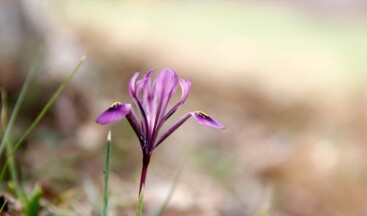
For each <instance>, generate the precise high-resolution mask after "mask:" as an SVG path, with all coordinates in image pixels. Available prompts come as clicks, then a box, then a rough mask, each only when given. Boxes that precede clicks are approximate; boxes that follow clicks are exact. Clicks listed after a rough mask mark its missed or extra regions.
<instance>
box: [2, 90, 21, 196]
mask: <svg viewBox="0 0 367 216" xmlns="http://www.w3.org/2000/svg"><path fill="white" fill-rule="evenodd" d="M7 107H8V103H7V94H6V91H5V90H3V91H1V126H2V128H3V130H5V128H6V127H7V123H8V121H7V120H8V117H7V113H8V109H7ZM2 132H4V131H2ZM11 146H12V145H11V142H10V140H9V139H8V140H7V142H6V154H7V156H8V158H9V163H8V164H7V165H8V169H9V172H10V177H11V180H12V181H13V183H14V185H15V194H16V196H17V197H18V198H20V196H21V194H22V193H21V190H20V187H19V183H18V176H17V170H16V168H15V162H14V157H13V156H12V155H9V154H10V152H11Z"/></svg>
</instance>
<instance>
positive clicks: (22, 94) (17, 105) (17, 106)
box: [0, 48, 41, 156]
mask: <svg viewBox="0 0 367 216" xmlns="http://www.w3.org/2000/svg"><path fill="white" fill-rule="evenodd" d="M40 55H41V48H39V50H38V52H37V55H36V57H35V59H34V60H33V63H32V66H31V68H30V70H29V73H28V74H27V77H26V79H25V81H24V84H23V87H22V89H21V90H20V94H19V97H18V99H17V102H16V103H15V107H14V110H13V112H12V113H11V116H10V120H9V123H8V126H7V127H6V129H5V133H4V136H3V139H2V140H1V144H0V156H1V154H2V152H3V150H4V147H5V145H6V142H7V140H8V137H9V135H10V132H11V130H12V128H13V125H14V122H15V119H16V117H17V115H18V112H19V109H20V106H21V105H22V103H23V101H24V99H25V94H26V92H27V90H28V88H29V85H30V82H31V80H32V78H33V76H34V74H35V71H36V68H37V65H38V62H39V58H40Z"/></svg>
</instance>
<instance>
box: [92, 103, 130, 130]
mask: <svg viewBox="0 0 367 216" xmlns="http://www.w3.org/2000/svg"><path fill="white" fill-rule="evenodd" d="M130 111H131V105H130V104H122V103H120V102H116V103H113V104H112V105H111V106H110V108H108V109H107V110H106V111H104V112H103V113H101V114H100V115H99V116H98V117H97V119H96V122H97V123H98V124H102V125H104V124H110V123H114V122H117V121H120V120H121V119H123V118H124V117H125V116H126V115H127V114H128V113H129V112H130Z"/></svg>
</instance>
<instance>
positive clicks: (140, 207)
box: [136, 185, 145, 216]
mask: <svg viewBox="0 0 367 216" xmlns="http://www.w3.org/2000/svg"><path fill="white" fill-rule="evenodd" d="M144 187H145V186H144V185H143V188H142V189H141V193H140V196H139V200H138V206H137V207H136V216H141V215H142V212H143V200H144Z"/></svg>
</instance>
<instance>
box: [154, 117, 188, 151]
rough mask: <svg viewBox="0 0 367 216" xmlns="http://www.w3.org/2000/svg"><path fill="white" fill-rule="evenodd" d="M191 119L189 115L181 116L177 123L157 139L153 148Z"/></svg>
mask: <svg viewBox="0 0 367 216" xmlns="http://www.w3.org/2000/svg"><path fill="white" fill-rule="evenodd" d="M190 117H191V113H186V114H185V115H184V116H182V117H181V118H180V119H179V120H178V121H177V122H175V123H174V124H173V125H171V126H170V127H169V128H168V129H167V130H166V131H165V132H164V133H163V134H162V135H161V137H160V138H159V140H158V141H157V142H156V144H155V145H154V148H156V147H157V146H158V145H159V144H161V143H162V142H163V141H164V140H165V139H166V138H167V137H168V136H169V135H171V134H172V133H173V132H174V131H175V130H177V128H179V127H180V126H181V125H182V124H183V123H185V121H187V119H189V118H190Z"/></svg>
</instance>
